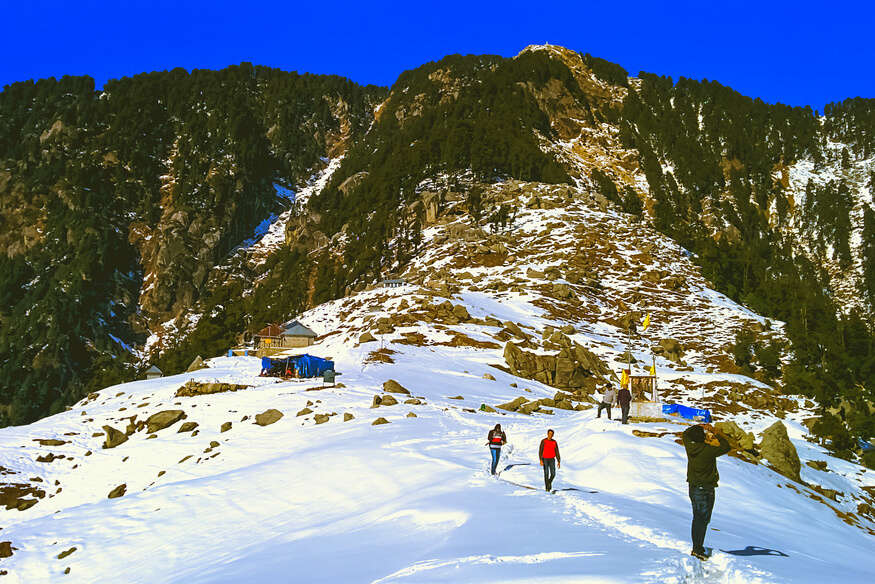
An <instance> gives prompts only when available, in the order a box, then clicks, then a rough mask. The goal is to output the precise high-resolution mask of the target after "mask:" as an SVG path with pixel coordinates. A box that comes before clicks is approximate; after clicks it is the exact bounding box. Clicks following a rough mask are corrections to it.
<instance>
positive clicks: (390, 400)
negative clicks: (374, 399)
mask: <svg viewBox="0 0 875 584" xmlns="http://www.w3.org/2000/svg"><path fill="white" fill-rule="evenodd" d="M397 404H398V400H397V399H395V398H394V397H392V396H391V395H384V396H381V401H380V405H381V406H394V405H397Z"/></svg>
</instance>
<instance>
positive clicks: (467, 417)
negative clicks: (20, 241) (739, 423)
mask: <svg viewBox="0 0 875 584" xmlns="http://www.w3.org/2000/svg"><path fill="white" fill-rule="evenodd" d="M405 288H407V289H391V290H386V289H381V290H377V291H372V292H367V293H363V294H361V295H358V296H357V297H353V298H352V300H363V301H365V304H364V305H363V306H361V307H360V308H359V309H357V310H354V311H353V313H352V314H347V310H348V304H347V303H348V301H349V300H350V299H344V300H340V301H336V302H332V303H328V304H325V305H321V306H320V307H317V308H316V309H314V310H311V311H309V312H307V313H305V314H304V315H302V316H301V321H302V322H303V323H305V324H306V325H307V326H310V327H311V328H315V329H316V330H317V331H318V332H322V333H327V332H330V331H332V330H338V329H337V328H336V327H338V326H340V325H341V324H342V323H350V324H353V323H356V322H360V319H361V318H362V315H364V314H369V315H372V313H370V312H369V310H368V309H369V306H368V302H367V301H368V300H369V299H370V300H375V299H376V298H378V297H379V296H380V295H383V296H387V297H385V298H384V300H383V303H382V304H381V307H382V309H383V311H384V312H385V313H387V314H388V313H389V312H391V311H392V310H394V307H396V306H397V303H398V302H399V301H400V300H402V299H404V298H407V297H409V295H410V294H411V290H410V288H411V287H405ZM460 300H461V301H464V303H465V304H466V305H467V306H468V307H469V310H470V312H471V313H472V314H487V313H488V314H491V315H496V316H504V317H507V318H508V319H514V320H519V321H522V322H524V323H527V324H529V325H530V326H532V327H534V328H538V327H539V326H540V321H539V320H538V318H539V317H538V316H537V315H536V314H534V313H533V312H532V310H533V307H530V306H528V305H527V303H526V302H525V301H523V300H520V299H519V298H515V297H508V298H502V299H500V300H496V299H495V298H494V297H490V296H489V295H486V294H481V293H465V294H463V295H462V297H461V298H454V301H456V302H458V301H460ZM372 316H373V315H372ZM413 328H415V329H416V330H420V331H424V332H426V333H428V334H429V335H433V334H434V333H435V332H438V331H435V330H433V329H430V328H429V327H427V326H425V325H420V326H419V327H413ZM454 328H455V329H458V330H468V331H470V332H471V333H472V334H473V329H475V328H477V327H474V326H472V325H458V326H457V327H454ZM339 330H340V332H341V334H334V335H330V336H327V337H325V338H324V339H323V340H322V341H320V342H319V343H317V344H316V345H314V346H312V347H308V348H307V349H306V351H307V352H309V353H311V354H315V355H321V356H325V357H331V358H333V359H334V361H335V363H336V367H337V369H338V371H340V372H342V373H343V375H342V376H341V377H339V381H342V382H343V384H344V385H346V387H343V388H324V389H318V388H320V387H321V382H320V381H319V380H297V381H289V382H280V381H279V380H274V379H272V378H264V377H258V373H259V371H260V360H259V359H257V358H254V357H232V358H229V357H217V358H214V359H210V360H209V362H208V363H209V365H210V367H209V368H208V369H204V370H200V371H197V372H193V373H185V374H181V375H176V376H173V377H166V378H160V379H155V380H149V381H138V382H133V383H128V384H124V385H118V386H114V387H109V388H106V389H104V390H103V391H101V392H100V394H99V397H98V398H97V399H96V400H95V401H92V402H90V403H85V404H79V405H77V406H75V407H74V408H73V409H72V410H71V411H68V412H64V413H61V414H58V415H55V416H52V417H50V418H46V419H44V420H41V421H39V422H36V423H34V424H32V425H29V426H21V427H15V428H5V429H2V430H0V456H2V460H3V465H4V466H5V467H7V468H9V469H12V470H13V471H15V472H18V473H19V474H17V475H12V476H7V477H6V480H13V479H14V480H23V479H25V478H27V477H35V476H39V477H41V478H42V479H43V482H41V483H36V484H37V485H39V486H40V487H41V488H44V489H45V490H46V491H47V492H48V493H49V495H51V496H50V497H49V496H47V497H46V498H45V499H43V500H41V501H40V502H39V503H38V504H37V505H35V506H34V507H32V508H30V509H27V510H25V511H15V510H12V511H0V514H2V516H3V517H2V523H3V526H4V529H3V531H2V539H3V540H8V541H11V542H12V545H13V546H14V547H16V548H18V549H17V550H16V551H15V552H14V555H13V556H12V557H11V558H7V559H4V560H3V562H2V569H4V570H7V571H8V575H7V577H6V579H7V580H8V581H9V582H15V583H18V582H27V583H28V584H33V583H40V582H55V581H59V580H61V578H62V572H63V571H64V569H65V568H66V567H70V570H71V571H70V574H68V575H67V576H64V577H63V580H64V581H68V582H105V581H115V582H130V583H132V584H133V583H138V582H143V583H146V582H148V583H150V584H154V583H158V582H168V583H169V582H187V583H207V582H210V583H214V582H218V583H221V582H229V583H231V582H241V581H277V580H283V579H287V578H290V577H291V576H290V574H294V577H293V579H294V580H295V581H301V582H308V583H309V582H313V583H317V582H370V583H377V582H379V583H395V582H399V583H400V582H417V583H422V582H471V583H481V582H484V583H485V582H532V583H534V582H538V583H544V582H555V583H559V582H562V583H568V582H639V581H640V582H668V583H672V582H675V583H680V582H794V583H797V582H823V581H843V582H849V583H853V582H871V581H872V579H873V578H875V565H873V564H872V563H871V562H867V561H861V559H862V558H866V557H868V555H869V554H870V553H871V546H872V536H871V535H869V534H867V533H865V532H864V531H863V530H861V529H859V528H856V527H852V526H848V525H846V524H844V523H843V522H842V521H841V520H840V518H839V517H838V516H837V515H836V513H835V512H833V511H832V510H831V509H830V508H829V507H828V506H826V505H824V504H822V503H819V502H816V501H814V500H811V499H810V498H808V497H807V496H805V495H803V494H799V493H796V492H794V491H793V490H791V489H790V487H788V486H787V485H788V484H789V483H790V481H789V480H787V479H785V478H784V477H781V476H780V475H777V474H776V473H775V472H773V471H771V470H769V469H768V468H766V467H765V466H755V465H752V464H748V463H745V462H742V461H740V460H738V459H735V458H729V457H723V458H721V459H720V460H719V463H718V466H719V469H720V474H721V482H720V485H721V486H720V487H719V488H718V490H717V491H718V492H717V502H716V505H715V509H714V516H713V519H712V522H711V527H712V529H710V530H709V532H708V535H707V540H706V545H709V546H713V547H714V549H715V552H714V557H713V558H712V559H711V560H710V561H709V562H708V563H706V564H704V565H700V564H699V563H698V561H697V560H694V559H693V558H691V557H690V556H689V555H688V553H689V547H690V544H689V539H688V538H689V527H690V508H689V507H690V505H689V500H688V497H687V494H686V483H685V482H684V480H685V468H686V466H685V465H686V458H685V455H684V452H683V449H682V447H681V446H679V445H677V444H676V443H675V442H674V438H675V437H674V436H673V435H672V434H668V435H666V436H664V437H661V438H653V437H644V438H642V437H637V436H635V435H633V433H632V431H633V430H635V429H638V430H645V431H648V432H654V433H658V432H677V431H680V430H682V429H683V428H684V425H683V424H679V423H677V422H676V421H675V420H666V421H665V422H661V423H640V424H630V425H628V426H622V425H620V424H618V423H617V422H615V421H614V422H612V421H608V420H606V419H604V418H602V419H594V410H585V411H581V412H569V411H563V410H556V411H555V413H554V415H552V416H545V415H539V414H536V415H533V416H525V415H522V414H514V413H506V414H501V413H495V414H491V413H485V412H479V411H477V410H478V408H479V406H480V404H481V403H486V404H490V405H495V404H497V403H501V402H505V401H508V400H510V399H512V398H513V397H516V396H518V395H526V396H529V397H532V398H538V397H547V396H551V395H552V394H553V391H554V390H553V389H552V388H549V387H547V386H544V385H542V384H540V383H537V382H533V381H530V380H524V379H519V378H516V377H514V376H512V375H510V374H508V373H505V372H504V371H501V370H499V369H496V368H494V367H491V366H490V363H495V362H500V350H479V349H474V348H470V347H459V348H454V347H446V346H434V345H430V346H428V345H427V346H422V347H418V346H408V345H397V344H391V345H388V346H391V347H392V349H393V350H395V351H397V352H396V353H395V354H394V355H392V357H393V359H394V360H395V363H393V364H374V363H371V364H364V360H365V357H366V356H367V354H368V353H369V352H370V351H372V350H374V349H375V348H377V347H376V344H375V343H369V344H365V345H361V346H354V345H353V344H352V343H351V342H350V341H349V337H350V336H352V335H354V332H353V331H352V330H350V331H349V332H345V331H344V330H343V329H339ZM484 373H491V374H492V375H494V376H495V381H491V380H487V379H484V378H483V377H482V376H483V374H484ZM702 375H704V374H702ZM389 378H392V379H396V380H397V381H399V382H400V383H401V384H402V385H404V386H405V387H407V388H409V389H410V390H411V392H412V394H413V395H416V396H420V397H422V398H424V401H425V402H426V404H425V405H405V404H403V403H402V404H399V405H396V406H389V407H380V408H378V409H376V410H375V409H371V408H370V405H371V401H372V397H373V396H374V395H375V394H377V393H381V392H380V387H381V385H382V383H383V382H384V381H385V380H387V379H389ZM189 379H196V380H199V381H203V382H207V381H221V382H227V383H239V384H246V385H252V386H253V387H251V388H249V389H244V390H241V391H237V392H229V393H220V394H214V395H210V396H198V397H193V398H192V397H187V398H186V397H182V398H175V397H174V396H173V394H174V392H175V391H176V389H178V388H179V387H180V386H182V385H183V384H184V383H185V382H186V381H187V380H189ZM510 383H517V384H518V385H519V388H512V387H511V386H510ZM522 388H528V389H530V390H531V392H530V393H529V392H524V390H523V389H522ZM308 390H309V391H308ZM314 390H315V391H314ZM455 395H462V396H463V398H464V399H463V400H453V399H450V397H451V396H455ZM397 397H399V398H400V399H399V401H402V402H403V399H404V398H405V397H406V396H397ZM307 402H312V405H310V408H311V409H313V410H315V412H317V413H319V412H321V413H331V412H337V414H338V415H337V416H332V417H331V418H330V421H329V422H328V423H325V424H321V425H316V424H315V423H314V421H313V417H312V415H305V416H296V415H295V414H296V412H298V411H299V410H301V409H302V408H304V407H305V406H306V405H307ZM143 404H147V405H143ZM141 405H143V407H139V406H141ZM121 408H125V409H124V410H122V409H121ZM268 408H276V409H279V410H280V411H282V412H283V413H284V417H283V418H282V419H281V420H279V421H278V422H276V423H275V424H272V425H270V426H266V427H260V426H257V425H254V424H253V423H252V418H253V417H254V415H255V414H258V413H260V412H262V411H264V410H266V409H268ZM466 408H467V409H469V410H472V411H466ZM165 409H183V410H184V411H185V412H186V413H187V415H188V418H187V420H186V421H195V422H197V423H198V424H199V426H198V431H199V433H198V435H197V436H191V435H190V433H184V434H181V433H178V432H177V430H178V425H179V423H177V424H176V425H174V426H171V427H170V428H167V429H164V430H161V431H158V432H157V433H156V438H154V439H147V435H146V432H145V431H142V432H137V433H135V434H133V435H132V436H131V437H130V439H129V440H128V441H127V442H125V443H124V444H122V445H120V446H118V447H116V448H114V449H110V450H106V449H101V447H100V444H101V442H102V438H98V437H92V436H91V435H92V433H94V432H100V429H101V427H102V426H103V425H104V424H110V425H113V426H114V427H116V428H120V429H123V428H124V426H125V424H126V423H127V421H126V419H125V418H126V417H128V416H130V415H133V414H137V415H138V419H145V418H146V417H147V416H149V415H150V414H152V413H154V412H157V411H161V410H165ZM411 411H412V412H414V413H415V414H416V416H417V417H415V418H407V417H406V414H407V413H408V412H411ZM347 412H348V413H352V414H353V415H354V416H355V418H354V419H353V420H351V421H349V422H343V421H342V416H343V414H344V413H347ZM244 416H248V417H249V419H247V420H246V421H241V420H242V418H243V417H244ZM378 416H383V417H385V418H387V419H388V420H389V421H390V422H391V423H390V424H388V425H382V426H372V425H371V422H372V421H373V420H374V419H375V418H376V417H378ZM226 421H231V422H232V423H233V426H232V428H231V430H230V431H228V432H224V433H222V432H220V426H221V424H222V423H223V422H226ZM768 422H769V423H770V422H771V420H769V421H768ZM495 423H501V424H502V427H503V428H504V430H505V431H506V432H507V435H508V439H509V444H508V445H507V446H506V447H505V448H504V449H503V453H502V461H501V464H500V467H499V468H505V467H506V466H507V465H508V464H511V463H513V464H518V465H519V466H514V467H512V468H510V469H508V470H505V471H503V472H502V473H501V475H500V477H499V478H494V477H491V476H489V474H488V471H487V468H488V463H489V455H488V452H487V449H486V448H485V446H484V443H485V436H486V433H487V431H488V430H489V429H490V428H491V427H492V426H493V425H494V424H495ZM787 423H788V428H789V430H790V435H791V438H792V440H793V441H794V443H795V444H796V446H797V448H798V449H799V452H800V456H801V457H802V458H803V460H807V459H818V460H827V461H828V462H829V466H830V469H831V471H832V472H830V473H822V472H820V471H815V470H813V469H809V468H808V467H805V466H803V474H804V477H805V478H806V479H808V480H814V478H813V476H814V475H825V476H826V477H827V478H828V481H827V484H828V485H831V487H830V488H835V489H837V490H840V491H842V492H845V493H850V492H854V491H855V490H856V491H859V487H860V485H865V484H868V485H873V484H875V475H873V474H872V473H871V472H869V471H863V470H861V469H860V467H858V466H856V465H853V464H850V463H847V462H845V461H841V460H838V459H834V458H831V457H829V456H828V455H826V454H825V453H824V452H823V451H822V450H821V449H820V448H819V447H817V446H815V445H813V444H810V443H808V442H805V441H804V440H803V438H802V436H803V432H804V430H803V429H802V427H801V426H800V425H798V424H796V423H795V422H792V421H787ZM760 425H761V426H763V427H764V426H765V422H762V423H761V424H760ZM547 428H553V429H555V431H556V438H557V439H558V441H559V443H560V446H561V448H560V450H561V454H562V462H563V464H562V466H561V468H560V470H559V472H558V477H557V480H556V482H555V483H554V487H555V488H557V489H565V488H578V489H583V491H559V492H557V493H556V494H549V493H546V492H544V491H543V490H541V489H542V485H543V483H542V475H541V470H540V467H539V466H538V462H537V446H538V442H539V440H540V438H541V437H542V436H543V435H544V433H545V431H546V429H547ZM70 433H76V434H75V435H68V434H70ZM54 437H56V438H62V439H65V440H69V441H70V443H69V444H65V445H63V446H58V447H41V446H38V445H37V443H36V442H34V441H33V440H34V439H36V438H54ZM213 440H215V441H217V442H218V443H219V444H220V446H219V447H218V448H215V449H213V450H212V451H210V452H204V450H205V449H208V448H209V444H210V442H211V441H213ZM22 446H24V448H22ZM48 451H51V452H54V453H55V454H64V455H66V456H68V457H72V458H66V459H60V460H56V461H54V462H53V463H51V464H43V463H38V462H36V461H35V457H36V456H37V455H39V454H45V453H46V452H48ZM87 451H91V452H92V454H91V455H90V456H85V453H86V452H87ZM216 453H218V454H217V455H216V456H215V457H214V458H210V457H211V456H213V455H214V454H216ZM189 455H191V456H192V458H188V459H186V460H184V461H183V458H184V457H186V456H189ZM161 471H165V474H163V475H162V476H160V477H159V476H158V475H159V473H160V472H161ZM55 480H59V481H60V487H61V490H60V492H57V493H56V492H55V491H56V487H54V486H53V485H54V481H55ZM121 483H125V484H126V485H127V493H126V494H125V496H123V497H121V498H117V499H107V497H106V496H107V493H108V492H109V491H110V490H111V489H112V488H114V487H115V486H117V485H119V484H121ZM513 483H518V484H519V485H528V486H531V487H534V489H526V488H523V487H520V486H517V485H516V484H513ZM796 487H797V488H798V489H799V490H800V491H803V492H805V487H803V486H801V485H797V486H796ZM589 490H595V491H598V492H596V493H589V492H586V491H589ZM835 506H837V507H839V508H842V504H841V503H835ZM73 546H75V547H76V548H77V550H76V551H75V552H74V553H73V554H71V555H70V556H68V557H66V558H64V559H63V560H58V559H57V555H58V554H59V553H60V552H62V551H64V550H67V549H69V548H70V547H73ZM748 546H757V547H761V548H768V549H773V550H779V551H780V552H782V553H783V554H786V557H783V556H774V555H764V556H736V555H732V554H729V553H726V552H723V551H721V550H744V549H745V548H746V547H748Z"/></svg>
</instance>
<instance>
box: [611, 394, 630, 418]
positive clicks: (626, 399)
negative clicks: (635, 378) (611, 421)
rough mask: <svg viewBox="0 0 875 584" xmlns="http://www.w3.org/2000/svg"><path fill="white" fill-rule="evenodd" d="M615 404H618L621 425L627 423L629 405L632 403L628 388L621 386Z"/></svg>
mask: <svg viewBox="0 0 875 584" xmlns="http://www.w3.org/2000/svg"><path fill="white" fill-rule="evenodd" d="M617 403H619V404H620V414H621V416H620V417H621V419H622V423H624V424H628V423H629V404H631V403H632V392H630V391H629V388H628V387H626V386H623V387H621V388H620V391H618V392H617ZM610 411H611V410H608V413H609V415H608V417H610Z"/></svg>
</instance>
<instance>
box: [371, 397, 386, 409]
mask: <svg viewBox="0 0 875 584" xmlns="http://www.w3.org/2000/svg"><path fill="white" fill-rule="evenodd" d="M382 403H383V398H382V397H381V396H379V395H375V396H374V400H373V401H372V402H371V409H374V408H378V407H380V404H382Z"/></svg>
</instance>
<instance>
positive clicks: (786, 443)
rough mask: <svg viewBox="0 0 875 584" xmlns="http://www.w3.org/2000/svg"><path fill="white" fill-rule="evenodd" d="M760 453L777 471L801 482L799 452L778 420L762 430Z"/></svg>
mask: <svg viewBox="0 0 875 584" xmlns="http://www.w3.org/2000/svg"><path fill="white" fill-rule="evenodd" d="M760 453H761V454H762V457H763V458H764V459H766V460H768V461H769V464H771V465H772V466H773V467H774V468H775V470H777V471H778V472H779V473H781V474H782V475H784V476H785V477H787V478H789V479H793V480H794V481H796V482H801V480H802V479H801V478H800V477H799V469H800V468H801V466H802V465H801V464H800V462H799V454H798V453H797V452H796V447H795V446H793V443H792V442H790V437H789V436H787V428H785V427H784V424H782V423H781V422H780V421H778V422H775V423H774V424H772V425H771V426H769V427H768V428H766V429H765V430H763V434H762V442H761V444H760Z"/></svg>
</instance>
